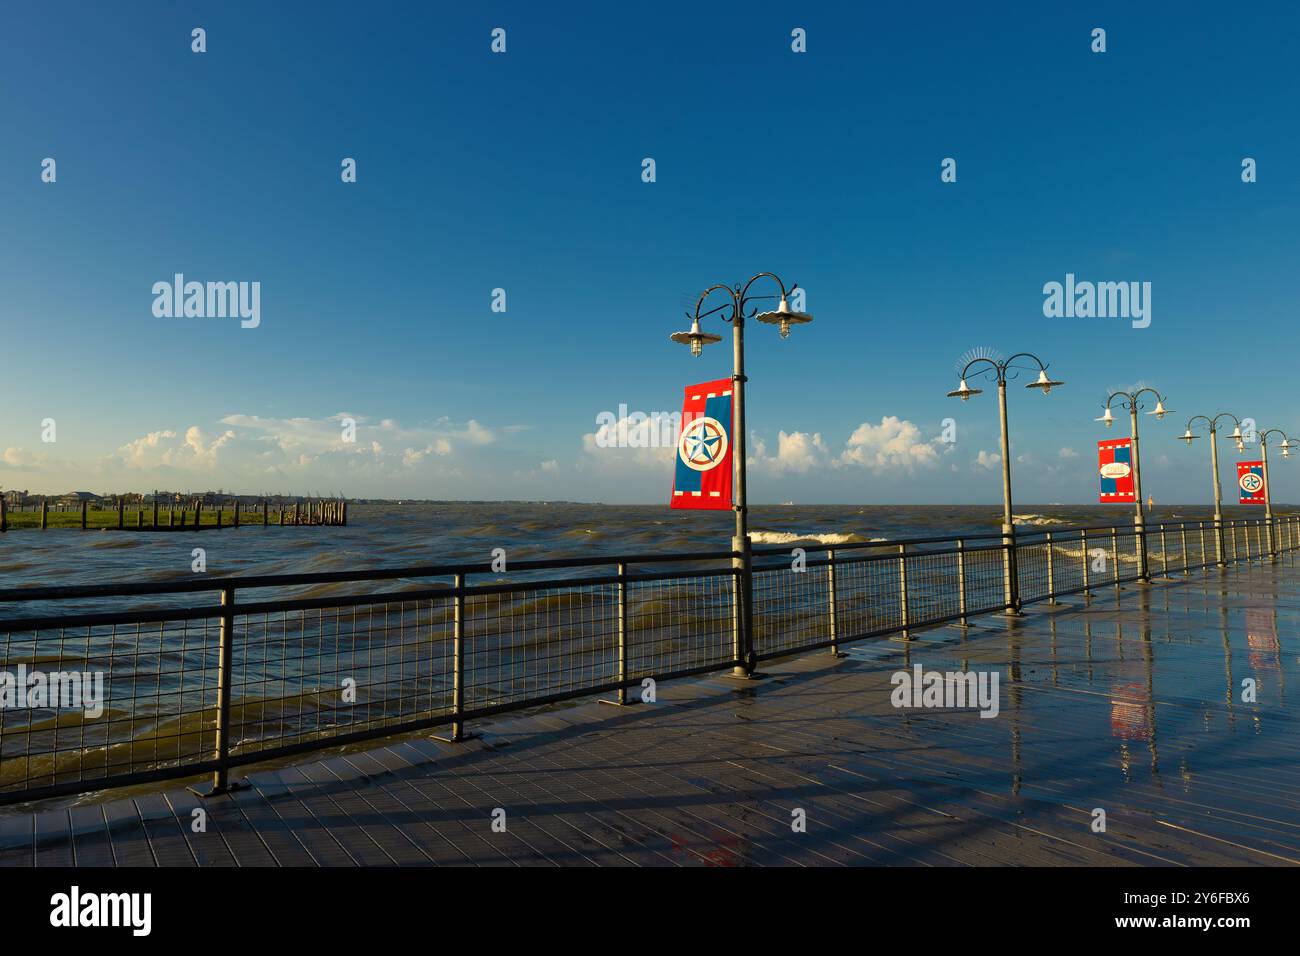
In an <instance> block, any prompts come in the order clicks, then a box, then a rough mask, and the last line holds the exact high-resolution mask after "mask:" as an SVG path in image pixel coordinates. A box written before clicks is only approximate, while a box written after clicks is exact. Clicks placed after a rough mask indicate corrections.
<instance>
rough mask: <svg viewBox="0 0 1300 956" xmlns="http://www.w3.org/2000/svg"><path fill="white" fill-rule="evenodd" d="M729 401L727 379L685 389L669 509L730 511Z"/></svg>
mask: <svg viewBox="0 0 1300 956" xmlns="http://www.w3.org/2000/svg"><path fill="white" fill-rule="evenodd" d="M731 402H732V395H731V379H729V378H722V379H718V380H717V381H716V382H703V383H701V384H699V385H688V386H687V387H686V398H685V400H684V401H683V402H682V430H681V432H680V433H678V436H677V467H676V470H675V471H674V473H673V500H672V507H674V508H699V509H704V510H709V511H729V510H730V509H731V470H732V469H731Z"/></svg>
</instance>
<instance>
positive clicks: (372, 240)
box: [0, 2, 1300, 503]
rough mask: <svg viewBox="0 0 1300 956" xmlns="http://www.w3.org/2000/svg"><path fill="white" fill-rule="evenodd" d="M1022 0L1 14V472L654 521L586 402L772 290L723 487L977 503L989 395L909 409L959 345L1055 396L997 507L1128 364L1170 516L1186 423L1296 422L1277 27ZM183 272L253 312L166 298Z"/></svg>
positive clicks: (1090, 429)
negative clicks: (1084, 293)
mask: <svg viewBox="0 0 1300 956" xmlns="http://www.w3.org/2000/svg"><path fill="white" fill-rule="evenodd" d="M1047 6H1048V5H1043V4H1030V3H1024V4H1020V3H1015V4H998V5H985V4H942V3H940V4H931V5H924V6H918V7H916V8H915V9H886V8H880V7H876V6H874V5H862V4H854V5H850V4H818V5H816V7H815V8H814V9H811V10H810V9H809V5H807V4H795V3H789V2H785V3H745V4H739V3H725V4H671V3H660V4H654V5H651V6H648V7H647V6H643V5H641V6H638V5H622V4H595V3H592V4H559V5H545V6H543V5H538V4H535V3H534V4H529V3H518V4H500V3H499V4H475V5H465V4H457V5H452V4H429V3H409V4H407V3H386V2H384V3H376V4H370V5H356V4H334V3H321V4H312V5H310V6H308V5H297V4H265V3H237V2H223V3H149V2H141V3H133V4H114V5H103V4H92V3H71V4H65V5H59V6H58V7H57V8H50V7H48V6H44V5H38V4H26V3H24V4H17V3H12V4H6V5H5V7H4V8H3V10H2V11H0V142H2V143H3V148H0V212H2V214H3V228H2V229H0V289H2V290H3V292H2V293H0V331H3V335H4V342H5V350H4V351H5V359H4V362H3V369H4V372H3V379H2V384H0V406H2V407H3V409H4V412H3V415H2V416H0V486H3V487H5V488H14V487H17V488H30V489H32V490H40V491H50V492H61V491H66V490H70V489H71V488H73V487H77V488H89V489H91V490H113V489H137V490H139V489H147V488H150V487H155V486H163V487H172V488H206V487H218V486H220V487H224V488H227V489H233V490H236V491H240V492H244V493H259V492H262V491H285V492H298V493H306V492H311V491H315V492H326V491H341V492H343V493H346V494H349V495H352V496H382V497H416V496H418V497H434V498H461V497H468V498H496V497H500V498H567V499H573V500H596V501H645V502H656V501H664V502H666V500H667V497H668V488H669V486H670V483H671V467H670V461H671V452H664V451H662V450H658V449H656V450H644V449H607V448H600V447H597V445H596V443H595V442H594V441H593V436H594V434H595V433H596V420H597V416H598V415H599V414H600V413H601V412H602V411H606V410H609V411H617V409H618V408H619V406H620V404H623V405H626V406H627V407H628V408H629V409H632V410H641V411H645V412H652V411H659V410H673V409H675V408H678V407H679V406H680V400H681V394H682V387H683V386H684V385H686V384H688V383H690V382H697V381H705V380H709V379H714V378H719V377H722V376H724V375H726V374H729V371H730V368H729V363H730V350H729V349H728V348H726V347H725V346H715V347H713V348H712V349H710V350H706V352H705V354H704V356H703V357H702V358H699V359H692V358H691V357H690V356H689V355H688V353H687V352H686V350H685V349H683V348H681V347H680V346H675V345H673V344H671V343H670V342H669V341H668V334H669V333H670V332H673V331H677V330H678V329H680V328H683V327H684V326H685V324H686V319H685V317H684V316H683V314H682V313H683V310H684V305H683V303H684V300H685V299H686V298H687V297H693V296H694V295H695V294H697V293H698V292H699V291H701V290H703V289H704V288H705V287H706V286H708V285H710V284H712V283H714V282H722V281H726V282H735V281H743V280H745V279H747V278H748V277H749V276H750V275H752V274H754V273H755V272H759V271H765V270H771V271H774V272H777V273H778V274H780V275H781V276H782V277H783V278H784V279H785V281H786V282H787V283H790V282H798V283H799V284H800V285H801V286H803V287H804V288H805V289H806V290H807V307H808V309H809V310H810V311H812V312H813V313H814V315H815V316H816V320H815V322H814V323H813V324H812V325H811V326H808V327H806V328H800V329H797V330H796V331H795V332H794V333H793V334H792V335H791V337H790V338H789V339H788V340H786V341H782V340H780V339H779V338H778V337H777V336H776V334H775V333H774V332H773V331H772V330H771V329H769V328H767V327H763V326H752V327H751V328H750V329H749V334H748V336H747V344H748V346H749V348H748V352H747V357H748V365H749V369H748V371H749V375H750V379H751V380H750V386H749V388H750V391H749V423H750V431H751V453H753V454H754V456H755V460H754V462H753V464H752V466H751V471H750V489H751V496H752V497H753V499H754V500H756V501H781V500H787V499H793V500H797V501H800V502H817V501H825V502H866V503H871V502H923V501H934V502H985V501H987V502H991V501H996V500H998V497H999V495H1000V485H999V480H998V476H997V472H996V470H995V469H990V468H988V467H987V463H988V461H989V459H988V455H989V454H992V453H995V452H996V450H997V417H996V405H995V402H994V401H992V398H993V396H992V394H988V395H985V396H981V397H980V398H978V399H974V400H972V401H971V402H969V403H968V404H965V405H962V404H960V403H957V402H954V401H950V400H948V399H945V398H944V393H945V392H946V391H947V390H949V389H951V388H953V387H954V386H955V371H954V365H955V363H956V362H957V360H958V358H959V357H960V356H961V355H962V354H963V353H966V352H967V351H968V350H971V349H973V348H987V349H995V350H998V351H1000V352H1002V353H1003V354H1009V353H1011V352H1017V351H1022V350H1028V351H1032V352H1035V353H1037V354H1039V355H1041V356H1042V357H1043V358H1044V359H1045V360H1046V361H1048V362H1049V363H1050V365H1051V368H1052V371H1053V373H1054V374H1056V375H1058V376H1059V377H1061V378H1063V379H1065V380H1066V382H1067V386H1066V387H1065V388H1063V389H1061V390H1059V391H1054V392H1053V393H1052V394H1051V395H1050V396H1048V397H1046V398H1043V397H1041V396H1039V395H1037V394H1035V393H1032V392H1026V391H1024V390H1023V389H1019V388H1018V387H1017V389H1016V393H1015V394H1013V395H1012V407H1011V412H1010V414H1011V424H1012V434H1013V441H1014V444H1013V449H1012V452H1013V456H1014V457H1015V458H1016V459H1017V463H1016V471H1015V485H1016V492H1017V497H1018V498H1019V499H1020V500H1022V501H1025V502H1055V501H1064V502H1079V501H1090V500H1095V491H1096V466H1095V457H1094V456H1095V451H1094V447H1095V442H1096V440H1097V439H1099V438H1106V437H1115V436H1116V435H1117V434H1120V433H1121V432H1120V429H1119V428H1116V429H1113V430H1112V431H1111V432H1109V433H1108V432H1106V431H1105V430H1104V429H1101V428H1100V426H1098V425H1096V424H1095V423H1094V422H1093V421H1092V419H1093V418H1095V417H1096V416H1097V415H1098V414H1100V406H1101V402H1102V400H1103V399H1104V398H1105V395H1106V393H1107V390H1108V389H1111V388H1116V387H1121V386H1128V385H1132V384H1134V383H1136V382H1139V381H1141V382H1145V383H1149V384H1152V385H1155V386H1157V387H1159V388H1160V389H1162V390H1163V391H1165V392H1167V393H1168V395H1169V397H1170V402H1169V404H1170V406H1171V407H1172V408H1174V409H1176V410H1177V412H1178V414H1176V415H1174V416H1172V418H1171V419H1167V420H1166V421H1165V422H1163V423H1159V424H1157V423H1155V421H1154V420H1153V419H1150V418H1147V419H1145V420H1144V425H1145V426H1146V430H1145V431H1144V433H1143V434H1144V438H1145V441H1144V449H1143V450H1144V463H1145V464H1146V468H1145V470H1144V478H1145V485H1146V488H1147V489H1148V490H1150V492H1151V493H1152V494H1153V495H1155V497H1156V498H1157V500H1160V501H1165V502H1174V501H1204V500H1205V499H1206V497H1207V496H1208V490H1209V476H1208V475H1207V474H1205V472H1206V470H1207V464H1206V461H1205V459H1206V458H1207V457H1208V453H1207V451H1206V449H1205V447H1204V443H1203V442H1202V443H1199V444H1198V446H1194V447H1193V448H1192V449H1191V450H1188V449H1187V448H1185V447H1184V446H1183V445H1182V444H1181V443H1178V442H1175V441H1174V440H1173V437H1174V435H1175V434H1178V433H1181V431H1182V426H1183V424H1184V422H1185V421H1186V419H1187V417H1189V416H1190V415H1192V414H1199V413H1206V412H1208V413H1210V414H1213V413H1215V412H1218V411H1223V410H1228V411H1232V412H1234V413H1235V414H1237V415H1239V416H1250V417H1253V418H1255V419H1256V420H1257V421H1258V422H1259V423H1260V425H1261V426H1264V427H1281V428H1284V429H1295V430H1297V431H1300V409H1297V402H1296V399H1295V395H1294V391H1293V389H1292V387H1291V383H1292V379H1293V378H1294V374H1295V373H1294V372H1293V370H1292V364H1293V363H1292V361H1291V359H1292V357H1293V356H1294V355H1295V354H1297V353H1296V348H1295V346H1296V344H1297V336H1296V332H1295V329H1296V322H1295V319H1296V316H1297V314H1300V290H1298V289H1297V284H1296V267H1295V263H1296V253H1297V243H1296V239H1295V230H1296V226H1295V224H1296V222H1297V218H1298V216H1297V213H1300V185H1298V182H1297V174H1296V167H1295V157H1296V155H1297V151H1298V150H1297V147H1298V146H1300V142H1298V140H1300V132H1298V131H1297V126H1296V122H1295V115H1296V112H1295V104H1296V102H1297V101H1300V96H1298V94H1300V89H1298V87H1300V76H1298V75H1297V73H1296V70H1295V68H1294V51H1293V49H1292V38H1293V35H1294V33H1295V30H1296V27H1297V26H1298V25H1300V12H1297V11H1296V9H1295V8H1294V6H1293V5H1286V4H1277V5H1273V6H1270V5H1268V4H1264V5H1256V6H1254V7H1252V8H1251V11H1250V13H1249V15H1245V14H1243V13H1241V12H1240V11H1239V10H1238V9H1235V8H1232V7H1231V6H1228V5H1199V4H1195V3H1193V4H1188V3H1178V4H1173V3H1152V4H1144V5H1142V6H1143V9H1133V6H1134V5H1132V4H1123V3H1097V4H1086V5H1084V4H1073V5H1070V6H1069V9H1066V10H1049V9H1046V7H1047ZM1052 6H1058V5H1052ZM194 27H203V28H204V29H205V30H206V31H207V46H208V49H207V52H206V53H202V54H196V53H193V52H191V48H190V47H191V30H192V29H193V28H194ZM495 27H501V28H504V29H505V30H506V36H507V52H506V53H504V54H493V53H492V52H491V51H490V49H489V44H490V40H491V38H490V32H491V30H492V29H493V28H495ZM796 27H800V28H803V29H805V30H806V31H807V47H808V51H807V52H806V53H803V54H796V53H794V52H792V51H791V39H790V34H791V30H793V29H794V28H796ZM1094 27H1103V28H1104V29H1105V30H1106V31H1107V51H1106V52H1105V53H1104V54H1094V53H1092V52H1091V50H1090V44H1091V37H1090V34H1091V31H1092V29H1093V28H1094ZM45 157H52V158H54V159H55V160H56V161H57V176H58V178H57V182H55V183H43V182H41V178H40V174H41V161H42V160H43V159H44V158H45ZM344 157H353V158H355V159H356V161H357V169H358V181H357V182H356V183H351V184H345V183H343V182H341V180H340V162H341V160H342V159H343V158H344ZM645 157H652V158H653V159H654V160H655V162H656V173H657V181H656V182H653V183H645V182H642V179H641V169H642V165H641V164H642V160H643V158H645ZM945 157H952V158H954V159H956V161H957V182H955V183H942V182H940V163H941V161H942V160H943V159H944V158H945ZM1244 157H1252V158H1254V159H1255V160H1256V161H1257V163H1258V182H1255V183H1251V184H1246V183H1243V182H1242V181H1241V162H1242V159H1243V158H1244ZM177 272H181V273H184V274H185V276H186V277H187V278H189V279H196V280H200V281H208V280H212V281H258V282H260V283H261V324H260V325H259V326H258V327H257V328H256V329H242V328H240V326H239V323H238V321H237V320H230V319H209V318H203V319H199V318H158V317H156V316H155V315H154V314H153V311H152V304H153V295H152V293H151V288H152V286H153V284H154V283H155V282H158V281H170V279H171V277H172V276H173V274H175V273H177ZM1066 273H1074V274H1075V275H1076V276H1078V277H1079V279H1081V280H1084V279H1086V280H1092V281H1139V282H1150V283H1151V286H1152V309H1151V312H1152V315H1151V318H1152V321H1151V325H1150V326H1149V327H1148V328H1144V329H1136V328H1133V327H1132V326H1131V324H1130V323H1129V321H1127V320H1126V319H1114V318H1111V319H1101V318H1071V319H1065V318H1045V317H1044V315H1043V308H1042V305H1043V292H1042V288H1043V285H1044V283H1046V282H1050V281H1063V280H1064V277H1065V275H1066ZM494 288H503V289H505V290H506V296H507V311H506V312H505V313H494V312H492V311H491V309H490V304H491V293H492V290H493V289H494ZM708 325H712V328H713V331H716V332H727V331H728V330H727V329H726V328H725V327H723V326H722V324H721V323H719V322H718V321H717V319H716V317H714V318H712V319H709V320H707V321H706V326H708ZM345 416H348V417H352V418H354V419H355V420H356V421H357V422H358V428H357V441H356V442H355V443H350V444H349V443H343V442H341V441H340V440H339V435H340V427H339V419H340V418H342V417H345ZM946 416H952V417H953V418H955V419H956V421H957V437H958V440H957V442H956V443H955V444H953V445H940V444H938V443H937V442H935V441H934V439H935V438H936V437H937V436H938V435H939V432H940V423H941V421H942V419H943V418H944V417H946ZM47 418H52V419H54V420H55V422H56V429H57V430H56V439H57V440H56V441H54V442H52V443H51V442H43V441H42V425H41V423H42V421H43V420H44V419H47ZM863 426H866V427H865V428H863ZM855 433H856V435H857V438H856V439H854V437H853V436H854V435H855ZM783 434H784V436H785V437H784V438H782V435H783ZM1063 449H1066V450H1068V451H1063ZM1222 451H1223V456H1222V457H1223V459H1224V461H1223V474H1224V475H1225V485H1226V487H1227V488H1231V484H1230V479H1229V478H1228V477H1227V476H1229V475H1230V469H1231V467H1232V466H1231V461H1232V460H1233V458H1234V454H1233V453H1232V449H1231V446H1227V445H1225V447H1224V448H1223V449H1222ZM981 452H984V453H985V455H984V456H983V459H982V460H983V461H984V462H985V463H986V464H985V465H983V466H982V465H981V464H980V461H981V454H980V453H981ZM1071 454H1073V455H1075V456H1077V457H1071ZM1248 457H1254V455H1253V454H1251V455H1248ZM1296 467H1300V466H1296ZM1292 471H1294V468H1292ZM1273 477H1274V497H1275V498H1276V499H1277V500H1297V498H1300V474H1292V473H1291V472H1289V471H1286V470H1283V469H1282V468H1281V467H1279V468H1276V469H1274V476H1273Z"/></svg>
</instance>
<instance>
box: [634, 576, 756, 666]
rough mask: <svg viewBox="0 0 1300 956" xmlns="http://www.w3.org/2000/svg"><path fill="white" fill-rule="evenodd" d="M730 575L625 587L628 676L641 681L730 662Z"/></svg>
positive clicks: (732, 580)
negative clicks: (646, 678)
mask: <svg viewBox="0 0 1300 956" xmlns="http://www.w3.org/2000/svg"><path fill="white" fill-rule="evenodd" d="M736 581H737V577H736V575H734V574H731V573H728V574H714V575H710V576H690V575H686V574H683V575H682V576H681V577H673V578H666V579H659V580H653V581H638V580H637V579H636V578H632V579H631V580H629V581H628V584H627V659H628V663H627V666H628V677H629V678H630V679H641V678H645V677H652V676H656V675H658V676H663V675H669V674H674V673H682V672H687V671H697V670H701V669H705V668H710V667H723V666H726V665H728V664H732V663H735V662H736V660H737V655H736V644H735V641H736V634H735V631H734V628H733V619H734V614H733V612H734V608H735V604H736V597H737V585H736Z"/></svg>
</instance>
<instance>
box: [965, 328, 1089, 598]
mask: <svg viewBox="0 0 1300 956" xmlns="http://www.w3.org/2000/svg"><path fill="white" fill-rule="evenodd" d="M1020 358H1026V359H1033V361H1034V362H1035V363H1036V364H1037V366H1038V378H1037V379H1036V380H1034V381H1032V382H1029V383H1028V384H1026V385H1025V388H1036V389H1042V392H1043V394H1044V395H1047V394H1049V393H1050V392H1051V391H1052V389H1053V388H1056V387H1058V386H1060V385H1064V384H1065V383H1064V382H1058V381H1053V380H1052V379H1051V378H1049V377H1048V375H1047V366H1046V365H1044V364H1043V361H1042V359H1040V358H1038V356H1036V355H1032V354H1030V353H1029V352H1019V353H1017V354H1015V355H1013V356H1011V358H1009V359H1007V360H1006V361H998V360H996V359H992V358H986V357H984V356H981V357H979V358H975V359H971V360H970V361H969V362H967V363H966V367H965V368H963V369H962V370H961V384H960V385H959V386H958V387H957V388H956V389H954V390H953V391H951V392H949V393H948V397H949V398H960V399H961V400H962V401H963V402H965V401H968V400H969V399H970V397H971V396H972V395H979V394H980V393H981V392H983V389H980V388H971V387H970V386H969V385H967V384H966V379H967V377H968V376H969V375H970V373H971V370H972V369H976V374H977V375H985V376H989V375H991V376H993V377H994V378H995V379H996V381H997V383H998V416H999V421H1000V423H1001V428H1002V568H1003V577H1002V581H1003V588H1004V597H1005V598H1006V605H1007V613H1008V614H1013V615H1015V614H1019V613H1020V589H1019V587H1018V585H1017V582H1016V574H1015V546H1016V539H1015V533H1016V529H1015V525H1014V524H1012V520H1011V447H1010V442H1009V441H1008V438H1007V372H1008V371H1010V372H1011V377H1012V378H1015V375H1016V372H1018V371H1020V370H1021V369H1020V368H1018V367H1017V366H1014V365H1013V364H1012V363H1013V362H1015V360H1016V359H1020ZM981 366H987V367H986V368H981ZM1029 371H1032V369H1030V370H1029Z"/></svg>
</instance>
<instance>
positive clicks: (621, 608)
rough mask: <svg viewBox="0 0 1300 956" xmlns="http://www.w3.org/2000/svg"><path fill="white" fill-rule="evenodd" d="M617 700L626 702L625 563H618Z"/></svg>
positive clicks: (621, 702) (622, 702)
mask: <svg viewBox="0 0 1300 956" xmlns="http://www.w3.org/2000/svg"><path fill="white" fill-rule="evenodd" d="M618 702H619V703H620V704H626V703H627V565H626V564H625V563H623V562H622V561H620V562H619V563H618Z"/></svg>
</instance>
